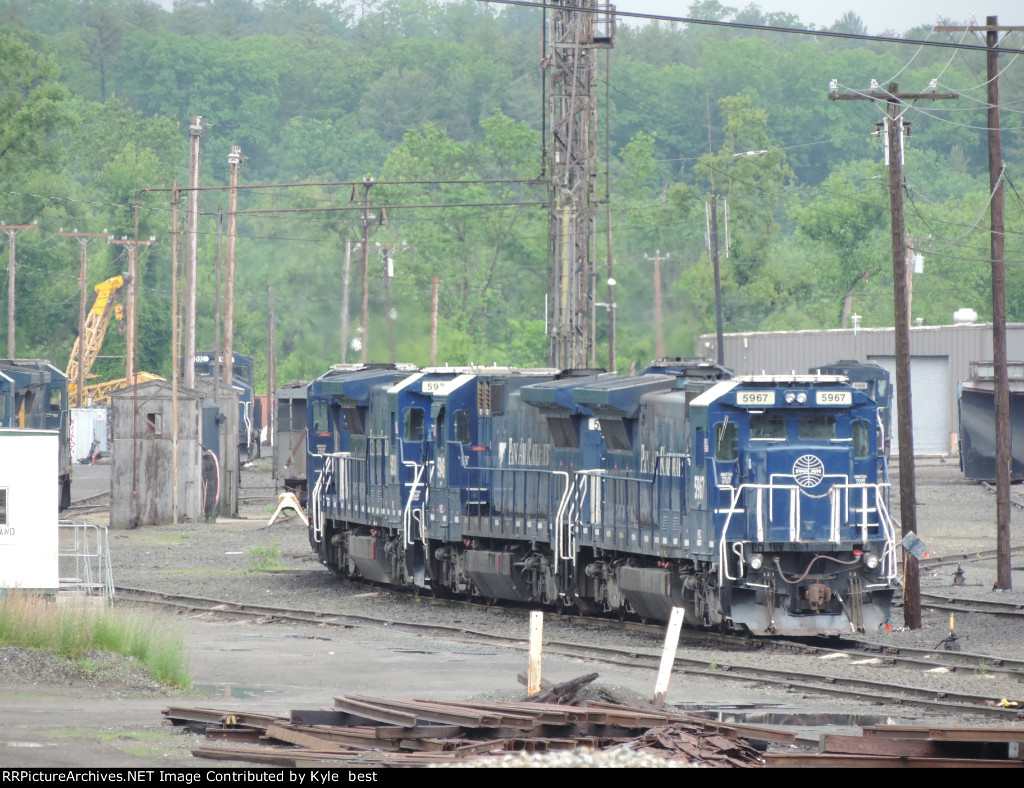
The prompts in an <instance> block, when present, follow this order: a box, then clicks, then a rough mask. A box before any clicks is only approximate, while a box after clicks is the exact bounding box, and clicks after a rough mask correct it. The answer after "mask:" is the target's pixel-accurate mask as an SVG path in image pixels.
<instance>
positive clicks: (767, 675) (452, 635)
mask: <svg viewBox="0 0 1024 788" xmlns="http://www.w3.org/2000/svg"><path fill="white" fill-rule="evenodd" d="M116 598H117V599H118V600H119V601H122V602H133V603H136V604H147V605H160V606H163V607H167V608H172V609H176V610H181V611H185V612H187V613H189V614H192V615H204V616H217V617H233V618H237V617H246V618H249V619H251V620H258V621H263V622H266V623H271V622H284V623H302V624H315V625H318V626H334V627H343V628H353V627H373V628H385V627H386V628H387V629H389V630H391V631H399V632H406V633H410V634H417V635H431V636H435V637H441V638H445V639H450V640H457V641H460V642H486V643H487V644H489V645H491V646H493V645H503V646H506V647H509V648H516V649H523V650H525V649H527V648H528V645H529V644H528V643H527V642H526V641H525V640H524V639H522V638H517V637H510V636H507V635H501V634H497V633H493V632H480V631H474V630H470V629H467V628H465V627H462V626H459V627H448V626H443V625H437V624H417V623H409V622H398V621H383V620H381V619H379V618H371V617H365V616H353V615H347V614H346V615H338V614H329V613H324V612H321V611H315V610H294V609H286V608H277V607H268V606H263V605H250V604H240V603H233V602H228V601H224V600H215V599H204V598H199V597H189V596H184V595H172V594H165V593H162V592H158V591H148V590H145V589H138V588H124V587H119V588H118V589H117V590H116ZM786 647H794V644H792V643H787V644H786ZM808 648H810V649H813V651H812V652H811V653H814V654H818V655H819V656H820V655H822V651H823V650H822V649H820V648H817V647H815V646H813V645H812V646H808ZM544 651H545V653H547V654H558V655H561V656H565V657H570V658H574V659H584V660H588V661H590V662H594V663H599V664H607V665H616V666H619V667H627V668H634V669H643V670H650V671H651V672H652V675H653V674H654V673H656V672H657V670H658V668H659V666H660V661H661V655H660V651H659V650H658V644H657V642H656V641H655V640H653V639H652V644H651V651H650V652H649V653H644V652H640V651H637V650H636V649H628V650H627V649H618V648H612V647H601V646H592V645H582V644H579V643H569V642H563V641H555V640H547V641H545V644H544ZM834 653H836V654H842V653H843V652H842V650H840V649H835V650H834ZM847 656H848V655H847ZM874 658H875V657H874V656H872V657H869V659H874ZM885 658H886V659H889V660H896V659H897V658H902V659H904V660H909V659H911V657H910V656H908V655H904V656H902V657H900V655H894V654H887V655H885ZM913 658H914V659H917V660H919V661H921V662H922V664H927V665H928V666H929V667H935V662H934V661H927V660H928V658H927V657H926V656H925V655H924V654H918V655H916V656H915V657H913ZM994 661H995V660H993V662H994ZM880 662H881V659H880ZM864 664H868V663H864ZM889 664H893V663H889ZM1008 669H1009V668H1008ZM673 670H674V672H676V673H681V674H685V675H688V676H696V677H703V678H709V679H716V680H731V681H742V682H747V683H753V684H760V685H772V686H782V687H785V688H786V689H787V690H790V691H802V692H810V693H816V694H821V695H824V696H828V697H842V698H847V699H851V698H852V699H858V700H863V701H867V702H871V703H874V704H878V703H888V704H892V705H896V706H913V707H917V708H928V709H932V710H940V711H944V712H950V713H957V714H965V713H970V714H977V715H984V716H987V717H996V718H999V719H1003V720H1016V719H1018V710H1017V709H1016V708H1003V707H1000V706H996V705H992V703H993V701H992V698H991V696H989V695H973V694H967V693H955V692H948V691H942V690H935V689H930V688H924V687H915V686H909V685H901V686H896V685H893V684H892V682H890V681H874V680H868V679H861V678H850V677H840V676H836V675H834V674H827V673H821V674H815V673H809V672H808V671H806V670H801V671H791V670H776V669H771V668H766V667H764V666H763V665H756V666H748V665H743V664H741V663H740V662H729V663H727V662H721V661H717V660H716V661H715V662H713V663H710V664H709V662H708V660H707V658H706V657H704V658H687V657H680V656H677V657H676V659H675V662H674V666H673Z"/></svg>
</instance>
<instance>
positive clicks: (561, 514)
mask: <svg viewBox="0 0 1024 788" xmlns="http://www.w3.org/2000/svg"><path fill="white" fill-rule="evenodd" d="M551 475H552V476H561V477H563V478H564V479H565V489H564V490H563V491H562V499H561V500H560V501H559V502H558V510H557V511H556V513H555V542H556V543H557V545H558V546H557V547H556V548H555V571H556V572H557V571H558V562H559V561H564V560H568V559H569V558H572V559H573V562H574V563H575V556H568V555H566V556H563V555H562V524H563V520H564V518H565V510H566V508H567V507H568V506H569V500H570V498H571V494H572V490H573V488H574V487H575V486H576V485H575V484H570V483H569V472H568V471H551Z"/></svg>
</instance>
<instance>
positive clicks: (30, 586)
mask: <svg viewBox="0 0 1024 788" xmlns="http://www.w3.org/2000/svg"><path fill="white" fill-rule="evenodd" d="M59 447H60V438H59V435H58V433H57V431H56V430H21V429H0V588H20V589H25V590H33V591H55V590H56V589H57V588H58V586H59V585H60V581H59V572H58V532H57V503H58V501H57V489H58V488H57V484H56V480H57V476H58V473H59V470H60V457H59Z"/></svg>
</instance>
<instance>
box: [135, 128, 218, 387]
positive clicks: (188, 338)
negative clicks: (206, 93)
mask: <svg viewBox="0 0 1024 788" xmlns="http://www.w3.org/2000/svg"><path fill="white" fill-rule="evenodd" d="M188 136H189V189H190V190H189V200H190V202H189V214H188V217H189V218H188V268H187V269H186V273H185V283H186V287H187V290H188V293H187V296H186V298H185V350H184V353H183V355H184V357H185V388H190V389H194V388H195V387H196V303H197V301H198V287H199V285H198V274H199V140H200V138H201V137H202V136H203V117H202V115H195V116H193V118H192V125H191V126H189V127H188ZM132 286H133V287H134V284H133V285H132Z"/></svg>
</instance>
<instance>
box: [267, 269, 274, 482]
mask: <svg viewBox="0 0 1024 788" xmlns="http://www.w3.org/2000/svg"><path fill="white" fill-rule="evenodd" d="M274 323H275V314H274V283H273V282H271V283H270V314H269V315H268V316H267V418H266V419H265V421H266V424H267V437H268V439H269V443H270V447H271V450H270V456H271V457H273V463H272V464H273V472H274V478H275V479H276V478H277V452H276V451H274V444H275V439H274V436H275V434H276V432H277V403H275V402H274V392H275V391H276V389H277V353H276V352H275V350H274V348H275V345H276V343H277V339H276V338H275V336H274Z"/></svg>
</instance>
